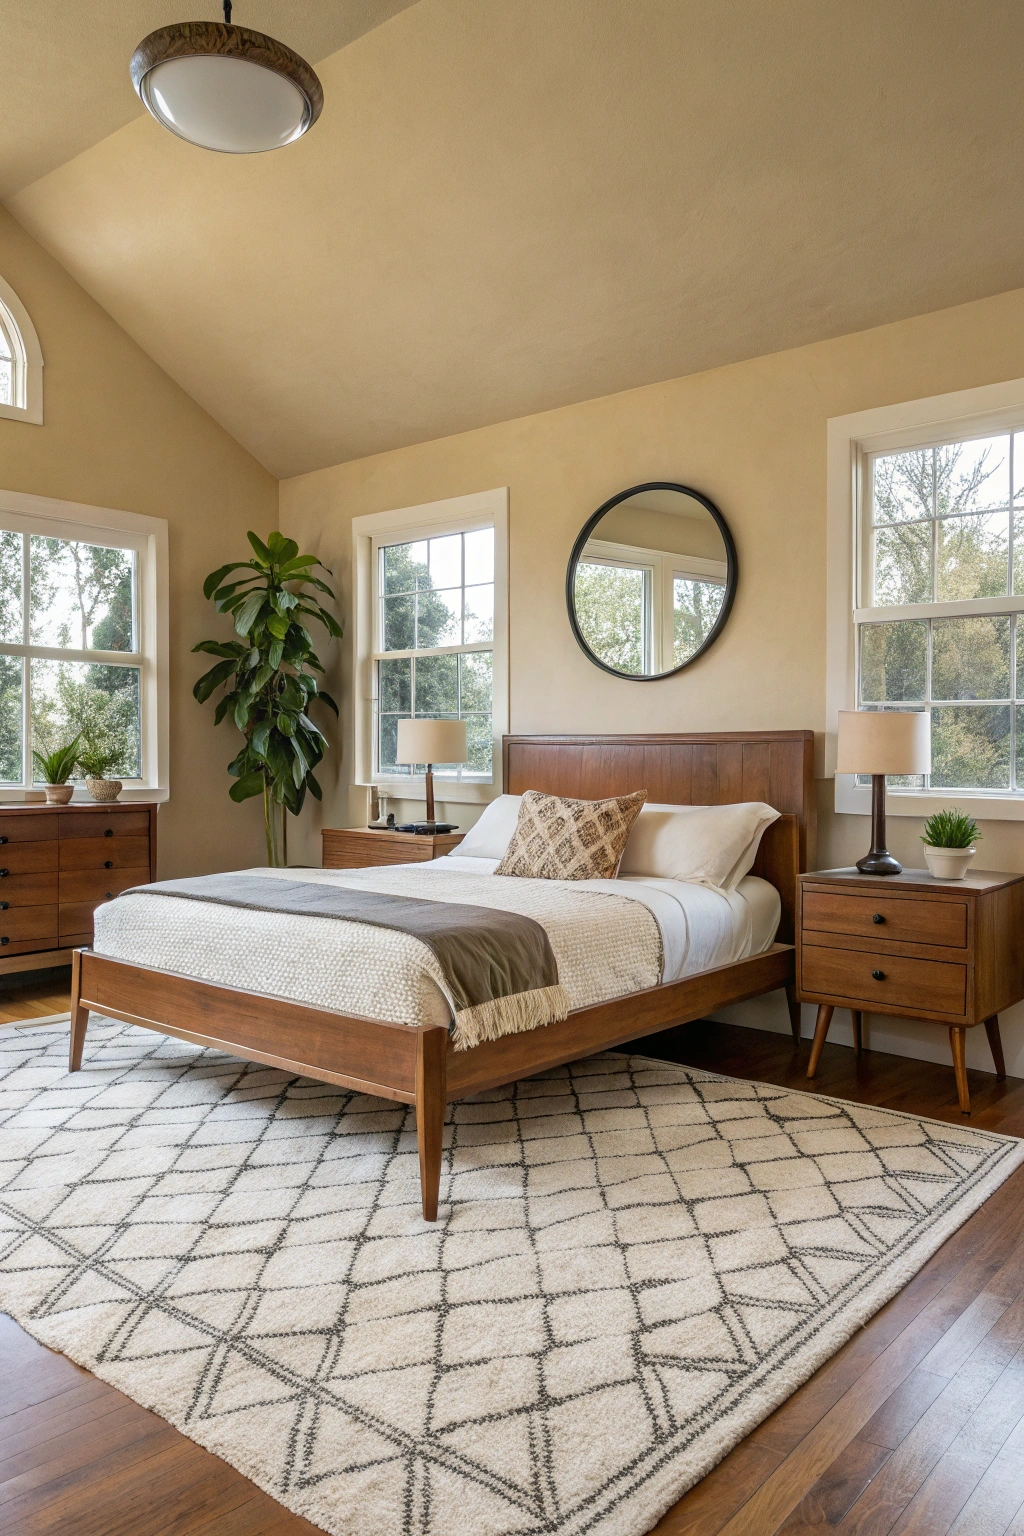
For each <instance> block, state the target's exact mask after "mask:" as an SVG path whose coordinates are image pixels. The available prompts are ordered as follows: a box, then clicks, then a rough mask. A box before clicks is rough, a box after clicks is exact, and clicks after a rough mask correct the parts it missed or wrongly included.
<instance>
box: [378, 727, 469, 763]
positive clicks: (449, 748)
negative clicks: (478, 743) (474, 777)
mask: <svg viewBox="0 0 1024 1536" xmlns="http://www.w3.org/2000/svg"><path fill="white" fill-rule="evenodd" d="M467 757H468V753H467V751H466V722H465V720H399V722H398V751H397V753H396V755H395V760H396V762H399V763H464V762H465V761H466V759H467Z"/></svg>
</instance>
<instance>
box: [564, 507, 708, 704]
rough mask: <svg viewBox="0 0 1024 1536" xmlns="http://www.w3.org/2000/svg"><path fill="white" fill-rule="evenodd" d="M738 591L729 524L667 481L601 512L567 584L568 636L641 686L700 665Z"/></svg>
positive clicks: (585, 534) (578, 548)
mask: <svg viewBox="0 0 1024 1536" xmlns="http://www.w3.org/2000/svg"><path fill="white" fill-rule="evenodd" d="M735 591H736V549H735V546H734V545H733V542H732V535H731V534H730V532H729V529H728V527H727V525H726V522H725V518H724V517H723V516H722V514H721V512H719V510H718V508H717V507H716V506H715V504H714V502H712V501H709V500H708V498H707V497H706V496H702V495H701V494H700V492H699V491H693V490H690V488H689V487H688V486H685V485H673V484H672V483H671V481H667V480H653V481H651V483H650V484H649V485H635V486H633V487H632V489H631V490H628V491H620V493H619V494H618V496H613V497H612V498H611V500H610V501H606V502H605V504H604V506H602V507H598V509H597V511H596V512H595V513H594V515H593V517H591V518H588V519H587V522H586V523H585V524H584V526H583V529H582V531H581V532H580V536H579V538H578V539H577V540H576V543H575V544H574V545H573V551H572V555H571V556H570V559H569V570H568V573H567V575H566V582H565V596H566V602H567V604H568V608H569V622H570V624H571V625H572V632H573V634H574V635H575V636H576V639H577V640H578V641H579V643H580V645H581V646H582V648H583V650H584V651H585V652H586V654H587V655H588V656H589V657H590V660H591V661H593V662H596V663H597V665H598V666H599V667H603V668H604V670H605V671H606V672H613V673H614V674H615V676H616V677H633V678H636V679H638V680H642V681H649V680H650V679H651V678H655V677H668V676H669V675H670V674H671V673H673V672H679V671H680V670H681V669H682V668H683V667H688V666H689V665H690V662H691V661H696V659H697V657H698V656H700V655H701V653H702V652H704V651H706V650H707V648H708V646H709V645H710V644H711V643H712V641H714V640H716V639H717V638H718V635H719V634H720V633H721V631H722V629H723V627H724V625H725V621H726V619H727V618H728V617H729V609H730V608H731V607H732V600H733V596H734V594H735Z"/></svg>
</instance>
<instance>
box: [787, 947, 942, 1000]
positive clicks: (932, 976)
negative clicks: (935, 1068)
mask: <svg viewBox="0 0 1024 1536" xmlns="http://www.w3.org/2000/svg"><path fill="white" fill-rule="evenodd" d="M876 973H877V974H876ZM800 990H801V991H802V992H811V993H819V994H820V993H828V994H830V995H831V996H832V997H836V998H839V997H848V998H852V999H854V1000H856V1001H857V1002H862V1003H863V1004H864V1006H865V1008H868V1009H871V1010H872V1011H877V1012H884V1010H885V1009H886V1007H887V1006H889V1005H892V1006H894V1007H897V1008H901V1009H908V1008H910V1009H920V1010H921V1011H922V1012H923V1013H947V1014H958V1015H962V1014H963V1012H964V1010H965V1008H966V1006H967V967H966V965H953V964H951V963H949V962H948V961H945V960H911V959H909V958H907V957H906V956H904V955H891V954H886V953H885V951H884V950H877V951H875V952H874V953H872V951H870V950H865V949H832V948H830V947H828V946H827V945H821V944H809V943H807V941H806V939H805V941H804V944H803V947H802V950H801V959H800Z"/></svg>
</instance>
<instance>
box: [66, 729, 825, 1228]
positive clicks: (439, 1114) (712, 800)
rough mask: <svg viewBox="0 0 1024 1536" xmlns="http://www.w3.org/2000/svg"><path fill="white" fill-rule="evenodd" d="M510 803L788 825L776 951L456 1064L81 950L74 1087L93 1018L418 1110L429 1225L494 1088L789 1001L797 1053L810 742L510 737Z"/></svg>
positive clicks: (775, 839)
mask: <svg viewBox="0 0 1024 1536" xmlns="http://www.w3.org/2000/svg"><path fill="white" fill-rule="evenodd" d="M503 781H504V787H505V791H506V793H508V794H520V793H522V791H524V790H527V789H538V790H542V791H545V792H547V793H549V794H562V795H570V796H578V797H581V798H584V799H588V800H589V799H599V798H601V797H603V796H607V795H619V794H626V793H628V792H629V791H631V790H635V789H646V790H647V793H648V799H649V800H651V801H655V802H662V803H667V804H676V805H724V804H730V803H734V802H736V801H741V800H764V801H766V802H767V803H768V804H769V805H772V806H774V807H775V809H776V810H778V811H780V812H781V813H782V815H781V816H780V818H779V820H778V821H777V822H775V823H773V825H772V826H771V827H769V828H768V831H767V832H766V833H765V835H764V838H763V839H762V842H761V847H760V850H759V852H758V856H757V862H756V863H755V865H754V868H753V870H752V873H753V874H755V875H760V876H761V877H762V878H763V879H765V880H768V881H770V882H771V883H772V884H773V885H774V886H775V887H776V888H777V890H778V892H779V895H780V897H781V899H782V919H781V922H780V924H779V930H778V934H777V942H776V943H775V944H773V945H772V947H771V949H769V950H767V951H766V952H765V953H764V954H761V955H755V956H753V957H752V958H750V959H748V960H741V961H739V962H737V963H736V964H735V965H726V966H721V967H718V968H716V969H714V970H710V971H702V972H700V973H699V974H698V975H695V976H688V977H686V978H685V979H684V980H683V981H676V982H671V983H668V984H667V985H664V986H658V987H651V988H650V989H649V990H647V991H645V992H633V993H630V994H628V995H627V996H625V997H617V998H614V999H612V1000H611V1001H609V1002H604V1003H599V1004H597V1005H596V1006H595V1007H592V1008H583V1009H578V1010H577V1011H576V1012H574V1013H570V1014H569V1016H568V1018H566V1019H565V1020H563V1021H562V1022H561V1023H557V1024H549V1025H547V1026H545V1027H543V1028H540V1029H535V1030H531V1031H529V1032H528V1033H525V1034H517V1035H506V1036H504V1037H503V1038H502V1039H500V1040H494V1041H489V1042H487V1043H485V1044H482V1045H478V1046H475V1047H474V1048H473V1049H472V1050H468V1051H455V1050H454V1049H453V1048H452V1044H451V1041H450V1039H449V1035H448V1030H447V1029H446V1028H445V1027H443V1026H438V1025H434V1026H426V1027H421V1028H415V1027H413V1026H411V1025H408V1024H386V1023H382V1022H380V1021H378V1020H375V1019H364V1018H355V1017H350V1016H347V1015H345V1014H341V1013H333V1012H329V1011H326V1010H323V1009H318V1008H312V1007H308V1006H306V1005H305V1004H302V1003H297V1002H290V1001H288V1000H286V999H283V998H278V997H266V996H263V995H260V994H256V993H251V992H239V991H236V990H234V989H233V988H229V987H221V986H217V985H215V984H213V983H210V982H203V981H193V980H190V979H189V978H188V977H185V976H177V975H171V974H169V973H167V972H165V971H157V970H150V969H148V968H146V967H144V966H138V965H128V964H125V963H124V962H122V961H119V960H109V959H104V958H103V957H102V956H100V955H96V954H94V953H93V952H92V950H91V949H80V950H76V951H75V953H74V956H73V965H72V991H71V1062H70V1067H71V1071H72V1072H76V1071H78V1069H79V1068H80V1066H81V1064H82V1048H83V1046H84V1044H85V1035H86V1029H87V1026H88V1022H89V1013H90V1012H91V1011H92V1012H96V1013H101V1014H103V1015H105V1016H106V1017H108V1018H112V1019H121V1020H124V1021H125V1022H126V1023H129V1024H140V1025H143V1026H144V1027H145V1028H147V1029H155V1030H159V1031H160V1032H161V1033H162V1034H165V1035H173V1036H175V1037H176V1038H177V1039H180V1040H190V1041H193V1042H194V1043H195V1044H197V1045H203V1046H210V1047H212V1048H214V1049H216V1050H221V1051H227V1052H229V1053H230V1054H231V1055H234V1056H240V1057H243V1058H245V1059H246V1060H250V1061H259V1062H265V1063H266V1064H267V1065H269V1066H273V1067H280V1068H282V1069H283V1070H284V1071H286V1072H295V1073H301V1074H302V1075H303V1076H304V1077H311V1078H315V1079H318V1080H319V1081H321V1082H327V1083H338V1084H339V1085H340V1086H341V1087H344V1088H350V1089H356V1090H357V1091H359V1092H361V1093H367V1094H374V1095H377V1096H379V1097H380V1098H385V1099H397V1100H398V1101H399V1102H400V1103H403V1104H415V1106H416V1130H417V1142H418V1146H419V1161H420V1185H421V1191H422V1196H423V1216H424V1218H425V1220H427V1221H435V1220H436V1219H437V1205H438V1192H439V1186H440V1178H441V1143H442V1134H443V1126H444V1114H445V1104H446V1103H447V1102H448V1101H449V1100H453V1099H461V1098H465V1097H467V1096H468V1095H470V1094H474V1093H479V1092H481V1091H482V1090H484V1089H487V1088H494V1087H498V1086H500V1085H501V1084H503V1083H510V1082H515V1081H517V1080H518V1079H520V1078H524V1077H529V1076H531V1074H533V1073H536V1072H542V1071H544V1070H546V1069H548V1068H551V1067H556V1066H560V1065H561V1064H562V1063H564V1062H567V1061H575V1060H577V1059H579V1058H581V1057H584V1056H589V1055H591V1054H593V1053H594V1052H595V1051H602V1050H608V1049H609V1048H612V1047H615V1046H619V1045H622V1044H624V1043H625V1042H626V1041H628V1040H636V1039H638V1038H640V1037H641V1036H643V1035H647V1034H651V1033H653V1032H654V1031H656V1030H660V1029H664V1028H665V1027H666V1026H667V1025H670V1024H677V1023H686V1022H687V1021H689V1020H691V1019H697V1018H701V1017H702V1016H704V1015H705V1014H708V1013H710V1012H712V1011H714V1010H715V1009H717V1008H722V1007H724V1006H725V1005H726V1004H728V1003H736V1002H741V1001H743V1000H744V999H745V998H750V997H758V996H760V995H761V994H762V993H765V992H772V991H774V990H776V988H780V987H784V988H785V990H786V995H787V998H788V1002H789V1011H790V1020H791V1023H792V1028H793V1035H794V1039H795V1040H799V1032H800V1026H799V1005H798V1003H797V1000H796V983H795V970H794V949H793V936H794V923H795V916H796V900H797V875H798V873H799V872H800V871H801V870H802V869H804V868H805V866H806V854H807V839H808V834H809V830H810V823H811V820H812V792H813V734H812V732H810V731H760V732H754V733H752V734H750V735H745V734H740V733H729V734H725V735H658V736H507V737H505V740H504V751H503Z"/></svg>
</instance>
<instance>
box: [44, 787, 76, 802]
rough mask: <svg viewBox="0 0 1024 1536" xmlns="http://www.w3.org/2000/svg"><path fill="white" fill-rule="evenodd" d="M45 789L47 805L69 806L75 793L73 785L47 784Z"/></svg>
mask: <svg viewBox="0 0 1024 1536" xmlns="http://www.w3.org/2000/svg"><path fill="white" fill-rule="evenodd" d="M44 787H45V789H46V803H47V805H67V803H68V801H69V800H70V799H71V796H72V795H73V794H74V792H75V786H74V785H73V784H47V785H45V786H44Z"/></svg>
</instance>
